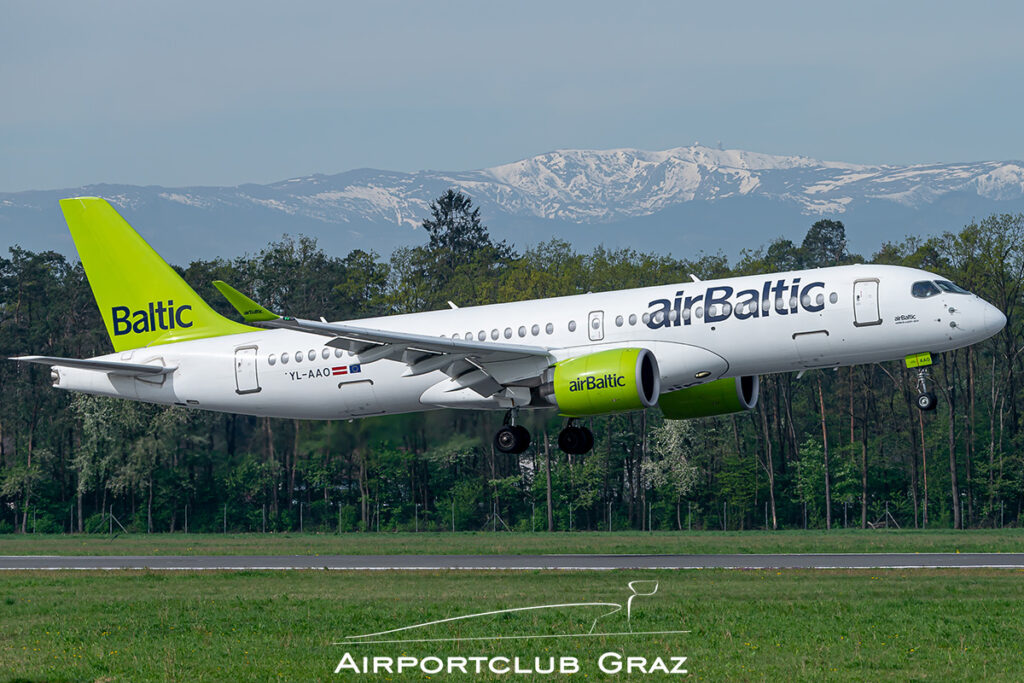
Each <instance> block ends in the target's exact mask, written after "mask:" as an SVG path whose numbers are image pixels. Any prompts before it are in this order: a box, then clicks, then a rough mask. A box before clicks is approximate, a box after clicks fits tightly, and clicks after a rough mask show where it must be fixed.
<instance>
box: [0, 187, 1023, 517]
mask: <svg viewBox="0 0 1024 683" xmlns="http://www.w3.org/2000/svg"><path fill="white" fill-rule="evenodd" d="M422 227H423V228H424V230H423V231H422V232H418V233H417V234H421V235H422V236H423V238H424V242H425V243H424V244H422V245H421V246H415V247H406V248H400V249H398V250H396V251H395V252H394V253H392V254H391V255H390V256H388V257H385V256H381V255H378V254H375V253H367V252H364V251H360V250H355V251H352V252H350V253H348V254H345V255H332V254H328V253H325V252H324V251H323V250H322V249H320V248H319V247H318V246H317V243H316V241H315V240H314V239H311V238H308V237H303V236H299V237H291V236H287V235H286V236H283V237H282V238H281V239H280V240H279V241H276V242H273V243H271V244H269V245H267V246H266V247H265V248H263V249H261V250H260V251H258V252H257V253H254V254H247V255H245V256H242V257H237V258H233V259H220V258H217V259H212V260H199V261H194V262H192V263H191V264H188V265H187V267H184V268H178V270H179V272H180V273H181V274H182V275H183V276H184V278H185V279H186V280H187V281H188V282H189V283H190V284H191V285H192V286H193V287H194V288H195V289H196V291H197V292H199V294H200V295H201V296H202V297H203V298H204V299H205V300H206V301H208V302H209V303H210V304H211V305H212V306H214V308H216V309H217V310H218V311H220V312H221V313H223V314H224V315H226V316H228V317H232V318H233V319H237V316H236V314H235V313H234V311H233V309H232V308H231V307H230V305H229V304H228V303H227V302H226V301H225V300H224V299H223V298H222V297H221V296H220V294H219V293H218V292H217V291H216V290H215V289H214V288H213V286H212V284H211V283H212V281H214V280H218V279H220V280H224V281H226V282H229V283H231V284H232V285H233V286H235V287H236V288H238V289H239V290H241V291H243V292H246V293H247V294H249V295H250V296H252V297H253V298H254V299H256V300H257V301H260V302H261V303H263V304H265V305H266V306H268V307H269V308H271V309H273V310H277V311H281V312H284V313H287V314H288V315H293V316H296V317H304V318H312V319H318V318H320V317H321V316H323V317H325V318H327V319H329V320H352V319H358V318H361V317H366V316H376V315H388V314H393V313H409V312H415V311H427V310H434V309H439V308H446V307H447V306H448V303H447V302H448V301H453V302H455V303H457V304H458V305H459V306H460V307H466V306H473V305H479V304H488V303H495V302H504V301H516V300H524V299H533V298H541V297H553V296H561V295H568V294H580V293H585V292H600V291H606V290H612V289H622V288H629V287H640V286H649V285H657V284H670V283H677V282H684V281H689V280H690V276H691V274H693V275H696V276H697V277H699V278H701V279H711V278H716V277H726V276H730V275H740V274H756V273H768V272H776V271H786V270H793V269H799V268H814V267H823V266H831V265H838V264H846V263H857V262H868V263H884V264H895V265H905V266H912V267H916V268H923V269H926V270H929V271H932V272H935V273H938V274H940V275H942V276H943V277H945V278H948V279H949V280H952V281H953V282H955V283H957V284H958V285H960V286H962V287H964V288H966V289H968V290H970V291H972V292H974V293H976V294H978V295H980V296H981V297H983V298H985V299H986V300H987V301H989V302H991V303H992V304H993V305H995V306H997V307H998V308H999V309H1001V310H1002V311H1003V312H1004V314H1005V315H1006V317H1007V321H1008V322H1007V326H1006V328H1005V329H1004V330H1003V331H1002V332H1000V333H999V334H998V335H996V336H995V337H993V338H992V339H989V340H988V341H986V342H984V343H981V344H978V345H975V346H973V347H969V348H966V349H961V350H958V351H954V352H949V353H945V354H942V355H941V356H936V364H935V366H934V368H933V370H932V376H933V378H934V380H935V382H934V384H935V387H934V391H935V392H936V393H937V394H938V398H939V405H938V409H937V410H936V411H934V412H921V411H919V410H918V409H917V407H916V406H915V403H914V399H915V396H916V394H917V390H916V385H915V381H916V377H915V375H914V373H913V371H910V370H908V369H907V368H906V367H904V364H903V363H902V362H901V361H893V362H888V363H880V364H874V365H864V366H855V367H840V368H834V369H828V370H813V371H808V372H806V373H803V374H802V376H799V377H798V376H797V374H796V373H794V374H783V375H768V376H763V377H761V397H760V401H759V402H758V405H757V407H756V408H755V409H754V410H751V411H748V412H746V413H742V414H734V415H726V416H721V417H713V418H705V419H700V420H691V421H670V420H664V419H663V418H662V416H661V414H660V412H659V411H658V410H657V409H651V410H648V411H644V412H629V413H622V414H614V415H609V416H602V417H595V418H590V419H587V420H586V424H587V426H588V427H590V428H591V429H592V430H593V433H594V435H595V444H596V445H595V447H594V449H593V451H591V452H590V453H588V454H587V455H584V456H568V455H565V454H563V453H562V452H561V451H559V450H558V448H557V446H556V445H555V443H556V438H557V434H558V431H559V429H561V427H562V426H563V423H564V419H563V418H559V417H558V415H557V414H556V412H555V411H554V410H548V411H528V412H524V413H523V414H522V415H521V421H522V423H523V424H524V425H525V426H526V427H528V428H529V429H530V431H531V432H532V434H533V445H532V446H531V447H530V448H529V449H528V450H527V451H526V452H525V453H523V454H521V455H511V454H503V453H501V452H499V451H497V450H496V449H495V448H494V447H493V445H492V436H493V434H494V432H495V430H496V429H497V427H498V426H500V425H501V422H502V419H503V417H504V415H503V413H501V412H478V411H454V410H443V411H435V412H426V413H418V414H411V415H400V416H389V417H376V418H367V419H363V420H355V421H334V422H314V421H302V420H282V419H268V418H256V417H247V416H243V415H232V414H220V413H211V412H204V411H195V410H189V409H186V408H179V407H170V408H167V407H161V406H152V405H146V404H140V403H136V402H131V401H121V400H115V399H107V398H98V397H92V396H86V395H70V394H68V393H66V392H63V391H58V390H55V389H53V388H51V386H50V381H49V370H48V369H46V368H43V367H39V366H34V365H28V364H20V363H16V362H11V361H7V360H6V358H7V357H9V356H17V355H22V354H29V353H30V354H40V355H50V356H65V357H90V356H94V355H99V354H103V353H108V352H110V350H111V347H110V341H109V339H108V338H107V335H106V331H105V329H104V326H103V322H102V320H101V319H100V315H99V311H98V310H97V307H96V304H95V302H94V300H93V297H92V293H91V291H90V289H89V285H88V282H87V280H86V277H85V273H84V271H83V269H82V267H81V265H80V264H79V263H78V262H77V261H71V260H69V259H67V258H65V257H64V256H62V255H60V254H58V253H55V252H49V251H47V252H41V253H35V252H31V251H26V250H23V249H21V248H19V247H17V246H12V247H10V248H9V251H8V254H7V256H6V257H0V357H2V358H3V359H4V360H0V397H2V398H0V533H72V532H73V533H100V532H102V533H107V532H108V531H109V530H110V529H119V530H123V531H128V532H142V533H145V532H177V531H188V532H224V531H227V532H250V531H251V532H262V531H265V532H273V531H279V532H280V531H303V532H324V533H347V532H374V533H375V532H389V531H398V530H400V531H414V530H415V531H451V530H455V531H482V530H488V531H496V532H503V533H505V532H508V531H544V530H580V531H585V530H608V529H613V530H619V531H621V530H625V529H634V530H655V531H656V530H691V529H692V530H699V529H719V530H721V529H727V530H741V529H781V528H822V529H826V528H841V527H863V528H867V527H872V528H874V527H880V526H882V527H889V528H892V527H897V526H898V527H901V528H926V527H927V528H936V527H944V528H957V529H965V528H978V527H1003V526H1018V525H1019V524H1020V522H1021V512H1022V510H1021V506H1022V504H1024V458H1022V457H1021V454H1022V446H1024V431H1022V424H1021V420H1022V412H1024V386H1018V382H1020V381H1021V380H1022V377H1024V374H1022V373H1024V365H1022V364H1024V358H1022V357H1021V355H1020V352H1021V350H1022V349H1024V346H1022V335H1024V321H1022V320H1021V316H1020V313H1021V305H1022V301H1021V288H1022V285H1024V215H1009V214H1003V215H992V216H989V217H987V218H984V219H982V220H978V221H975V222H972V223H971V224H969V225H965V226H963V227H962V228H961V229H959V230H957V231H954V232H945V233H943V234H938V235H934V236H929V237H922V236H909V237H906V238H904V239H902V240H900V239H894V241H892V242H888V243H885V244H881V245H879V246H878V249H877V251H876V252H875V253H873V254H870V255H858V254H852V253H849V251H848V249H847V239H846V229H847V228H846V226H844V225H843V224H842V223H841V222H839V221H836V220H827V219H823V220H819V221H817V222H814V223H813V225H810V226H809V227H808V229H807V231H806V234H805V237H804V238H803V240H802V241H800V242H799V243H797V242H795V241H791V240H788V239H783V238H778V239H775V240H773V241H771V242H769V243H768V244H766V245H762V246H761V247H759V248H756V249H745V250H743V251H742V252H740V254H739V255H738V257H736V258H735V259H734V261H732V262H730V259H729V258H727V257H726V256H724V255H723V254H722V253H717V254H698V255H672V254H661V253H640V252H637V251H633V250H630V249H607V248H603V247H598V248H595V249H593V250H591V251H587V252H581V251H578V250H576V249H574V248H573V246H572V245H571V244H569V243H567V242H565V241H562V240H559V239H551V240H550V241H547V242H544V243H541V244H537V245H535V246H532V247H529V248H525V249H522V250H517V249H516V248H515V246H514V245H511V244H508V243H507V242H504V241H497V240H495V239H493V238H492V237H491V236H490V234H489V232H488V230H487V228H486V227H485V226H484V224H483V221H482V219H481V217H480V214H479V210H478V209H475V208H473V206H472V202H471V201H470V200H469V199H468V198H467V197H466V196H465V195H462V194H461V193H454V192H448V193H446V194H445V195H443V196H442V197H440V198H439V199H438V200H437V201H435V202H434V203H433V204H432V205H431V215H430V216H429V217H427V218H426V219H425V220H424V221H423V226H422ZM850 229H852V230H855V229H856V226H850ZM385 362H387V361H385Z"/></svg>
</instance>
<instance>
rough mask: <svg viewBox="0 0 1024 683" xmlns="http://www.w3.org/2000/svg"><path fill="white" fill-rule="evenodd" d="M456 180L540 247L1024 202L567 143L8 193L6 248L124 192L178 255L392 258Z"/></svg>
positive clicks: (878, 230) (858, 239)
mask: <svg viewBox="0 0 1024 683" xmlns="http://www.w3.org/2000/svg"><path fill="white" fill-rule="evenodd" d="M449 187H456V188H460V189H462V190H463V191H465V192H467V193H468V194H470V195H471V196H472V197H473V198H474V201H475V202H476V204H477V205H478V206H480V208H481V213H482V215H483V217H484V219H485V222H486V223H487V225H488V226H489V227H490V228H491V231H492V232H493V233H494V234H495V235H497V236H499V237H504V238H508V239H510V240H512V241H513V242H515V243H516V244H517V245H518V246H526V245H527V244H531V243H535V242H538V241H540V240H544V239H548V238H550V237H560V238H563V239H567V240H569V241H570V242H572V243H573V244H575V245H577V246H579V247H581V248H587V247H590V246H592V245H594V244H597V243H600V242H603V243H605V244H608V245H609V246H634V247H637V248H640V249H645V250H663V251H671V252H673V253H679V252H680V251H683V252H684V253H690V252H693V251H696V250H705V251H717V250H722V251H724V252H726V253H727V254H735V253H736V252H738V250H739V248H741V247H756V246H759V245H761V244H764V243H765V242H767V241H768V240H770V239H772V238H774V237H776V236H779V235H784V236H787V237H790V238H792V239H799V238H801V237H802V235H803V233H804V232H805V231H806V229H807V227H808V226H809V225H810V224H811V223H812V222H813V221H815V220H817V219H818V218H821V217H833V218H839V219H841V220H843V221H844V222H845V223H846V225H847V232H848V235H849V236H850V238H851V242H852V246H853V247H854V249H858V250H862V251H871V250H872V249H875V248H877V247H878V246H879V245H880V243H881V242H882V241H883V240H885V239H899V238H902V237H903V236H904V235H906V234H910V233H921V232H924V233H928V234H931V233H936V232H940V231H941V230H944V229H955V228H957V227H959V226H960V225H962V224H964V223H965V222H967V221H969V220H971V219H972V218H976V217H977V218H980V217H982V216H984V215H987V214H989V213H993V212H1005V211H1010V212H1017V211H1021V210H1022V209H1024V163H1022V162H1019V161H1004V162H999V161H983V162H974V163H947V164H920V165H911V166H893V165H877V166H869V165H858V164H849V163H841V162H827V161H818V160H815V159H810V158H808V157H803V156H776V155H769V154H758V153H754V152H746V151H742V150H721V149H713V148H709V147H704V146H701V145H693V146H690V147H679V148H675V149H669V150H665V151H660V152H649V151H641V150H634V149H615V150H601V151H593V150H559V151H555V152H550V153H547V154H542V155H539V156H535V157H531V158H529V159H524V160H521V161H516V162H513V163H510V164H504V165H501V166H495V167H493V168H486V169H481V170H476V171H462V172H443V171H420V172H417V173H399V172H393V171H378V170H373V169H358V170H353V171H348V172H345V173H339V174H336V175H319V174H318V175H313V176H309V177H304V178H292V179H289V180H285V181H281V182H277V183H271V184H269V185H241V186H238V187H185V188H163V187H153V186H147V187H138V186H122V185H94V186H86V187H81V188H72V189H63V190H53V191H33V192H21V193H9V194H0V245H9V244H20V245H22V246H24V247H26V248H30V249H36V250H40V249H47V248H50V249H57V250H60V251H64V252H66V253H72V248H71V244H70V240H69V239H68V238H67V233H66V229H65V227H64V225H63V221H62V220H61V218H60V213H59V209H58V207H57V199H58V198H60V197H66V196H73V195H81V194H92V195H99V196H103V197H106V198H108V199H110V200H111V201H112V202H113V203H115V204H116V205H117V206H118V207H120V209H121V210H122V211H123V212H124V215H125V216H126V218H128V219H129V220H130V221H131V222H132V224H133V225H135V226H136V227H137V228H138V229H139V230H140V231H141V232H142V233H143V234H144V235H145V236H146V237H147V239H149V240H150V241H151V242H152V243H153V245H154V246H155V247H157V248H158V250H160V251H162V252H164V253H166V254H167V256H168V257H169V258H170V259H171V260H175V261H178V262H186V261H187V260H189V259H191V258H200V257H211V256H214V255H223V256H229V255H236V254H240V253H242V252H246V251H248V252H252V251H255V250H258V249H259V248H261V247H263V246H264V245H265V244H266V242H267V241H269V240H270V239H275V238H278V237H280V236H281V235H282V234H283V233H291V234H298V233H302V234H308V235H311V236H314V237H317V238H318V239H319V240H320V242H321V244H322V245H323V246H324V247H325V248H327V249H329V250H331V251H347V250H349V249H352V248H357V247H358V248H363V249H376V250H377V251H380V252H384V253H386V252H388V251H389V250H390V249H391V248H393V247H395V246H397V245H399V244H416V243H420V242H421V241H422V240H423V239H424V238H423V235H422V233H420V232H418V231H415V230H414V229H415V227H416V226H418V225H419V223H420V221H422V219H423V218H424V217H425V216H426V215H427V214H428V208H427V207H428V205H429V203H430V201H431V200H432V199H434V198H435V197H437V196H438V195H439V194H441V193H442V192H443V191H444V190H446V189H447V188H449Z"/></svg>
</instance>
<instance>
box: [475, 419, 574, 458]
mask: <svg viewBox="0 0 1024 683" xmlns="http://www.w3.org/2000/svg"><path fill="white" fill-rule="evenodd" d="M517 414H518V411H517V410H516V409H514V408H513V409H512V410H510V411H508V415H506V416H505V424H504V425H502V427H501V429H499V430H498V432H497V433H496V434H495V435H494V447H495V448H496V449H498V450H499V451H500V452H502V453H511V454H514V455H518V454H520V453H522V452H524V451H525V450H526V449H527V448H529V447H530V432H528V431H527V430H526V428H525V427H523V426H522V425H517V424H516V417H517ZM558 447H559V448H561V449H562V450H563V451H564V452H566V453H568V454H570V455H583V454H585V453H589V452H590V451H591V449H593V448H594V433H593V432H591V431H590V430H589V429H587V428H586V427H581V426H580V425H577V424H576V420H575V418H569V422H568V424H566V426H565V429H563V430H562V431H561V432H560V433H559V434H558Z"/></svg>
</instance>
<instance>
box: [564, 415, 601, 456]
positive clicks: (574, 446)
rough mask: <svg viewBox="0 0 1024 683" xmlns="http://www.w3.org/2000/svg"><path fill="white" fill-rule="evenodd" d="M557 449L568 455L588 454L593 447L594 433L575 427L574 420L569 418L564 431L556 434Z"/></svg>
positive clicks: (584, 428)
mask: <svg viewBox="0 0 1024 683" xmlns="http://www.w3.org/2000/svg"><path fill="white" fill-rule="evenodd" d="M558 447H559V448H561V449H562V450H563V451H564V452H566V453H568V454H569V455H583V454H584V453H589V452H590V449H592V448H593V447H594V433H593V432H592V431H590V430H589V429H587V428H586V427H581V426H579V425H577V424H576V419H575V418H569V423H568V424H567V425H565V429H563V430H562V431H561V432H560V433H559V434H558Z"/></svg>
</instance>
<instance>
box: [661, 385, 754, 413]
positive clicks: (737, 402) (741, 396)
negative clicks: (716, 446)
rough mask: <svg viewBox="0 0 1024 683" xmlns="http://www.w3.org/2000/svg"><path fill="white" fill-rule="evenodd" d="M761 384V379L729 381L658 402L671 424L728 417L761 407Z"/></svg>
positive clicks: (673, 394) (667, 396)
mask: <svg viewBox="0 0 1024 683" xmlns="http://www.w3.org/2000/svg"><path fill="white" fill-rule="evenodd" d="M760 390H761V380H760V378H759V377H758V376H757V375H749V376H747V377H736V378H732V377H727V378H725V379H716V380H715V381H713V382H707V383H705V384H698V385H697V386H695V387H688V388H686V389H680V390H679V391H671V392H669V393H667V394H665V395H663V396H662V397H661V398H660V399H658V405H659V406H661V412H662V413H664V414H665V419H667V420H687V419H690V418H694V417H709V416H711V415H727V414H729V413H738V412H741V411H744V410H750V409H751V408H753V407H754V406H755V405H757V397H758V394H759V393H760Z"/></svg>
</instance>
